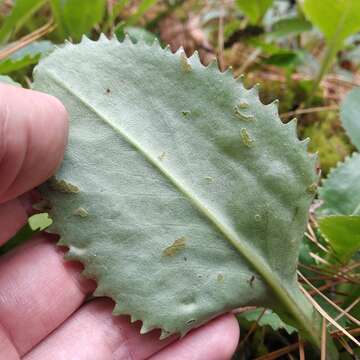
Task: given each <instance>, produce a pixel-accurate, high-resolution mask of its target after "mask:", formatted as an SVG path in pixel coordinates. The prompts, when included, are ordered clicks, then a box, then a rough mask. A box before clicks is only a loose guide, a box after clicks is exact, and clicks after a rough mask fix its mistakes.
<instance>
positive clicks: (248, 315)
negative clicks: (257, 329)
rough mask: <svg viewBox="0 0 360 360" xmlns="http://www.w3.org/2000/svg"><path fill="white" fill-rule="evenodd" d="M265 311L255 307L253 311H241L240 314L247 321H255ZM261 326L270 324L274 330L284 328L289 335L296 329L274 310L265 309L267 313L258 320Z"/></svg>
mask: <svg viewBox="0 0 360 360" xmlns="http://www.w3.org/2000/svg"><path fill="white" fill-rule="evenodd" d="M262 312H263V310H262V309H255V310H251V311H245V312H244V313H241V314H240V315H239V316H241V317H242V318H244V319H246V320H247V321H250V322H253V321H257V320H258V319H259V317H260V315H261V313H262ZM258 324H259V325H260V326H270V327H271V328H272V329H273V330H275V331H277V330H280V329H284V330H285V331H286V332H287V333H288V334H289V335H291V334H292V333H294V332H295V331H296V330H295V329H294V328H293V327H292V326H290V325H287V324H285V323H284V322H283V321H282V320H281V319H280V318H279V317H278V316H277V315H276V314H275V313H274V312H273V311H271V310H265V313H264V314H263V315H262V316H261V318H260V320H259V321H258Z"/></svg>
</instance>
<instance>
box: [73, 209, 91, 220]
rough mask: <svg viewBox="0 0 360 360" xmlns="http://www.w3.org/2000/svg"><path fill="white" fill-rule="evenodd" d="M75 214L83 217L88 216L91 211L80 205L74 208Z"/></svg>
mask: <svg viewBox="0 0 360 360" xmlns="http://www.w3.org/2000/svg"><path fill="white" fill-rule="evenodd" d="M74 215H77V216H80V217H82V218H86V217H87V216H88V215H89V212H88V211H87V210H86V209H84V208H83V207H79V208H77V209H76V210H74Z"/></svg>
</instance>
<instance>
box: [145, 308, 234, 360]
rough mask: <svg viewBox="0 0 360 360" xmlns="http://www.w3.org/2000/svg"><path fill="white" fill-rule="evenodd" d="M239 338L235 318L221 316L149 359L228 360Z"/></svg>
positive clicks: (232, 316) (231, 315) (228, 315)
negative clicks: (189, 359)
mask: <svg viewBox="0 0 360 360" xmlns="http://www.w3.org/2000/svg"><path fill="white" fill-rule="evenodd" d="M239 336H240V330H239V325H238V322H237V320H236V318H235V316H234V315H233V314H227V315H223V316H220V317H218V318H216V319H214V320H212V321H211V322H209V323H207V324H205V325H204V326H202V327H200V328H198V329H195V330H193V331H191V332H190V333H189V334H187V335H186V336H185V337H184V338H182V339H180V340H179V341H177V342H176V343H174V344H171V345H170V346H168V347H167V348H166V349H164V350H162V351H160V352H159V353H157V354H156V355H154V356H153V357H151V360H166V359H170V358H171V359H173V360H178V359H179V360H180V359H188V358H191V359H194V360H195V359H199V360H200V359H207V360H229V359H231V357H232V356H233V354H234V352H235V351H236V348H237V345H238V343H239Z"/></svg>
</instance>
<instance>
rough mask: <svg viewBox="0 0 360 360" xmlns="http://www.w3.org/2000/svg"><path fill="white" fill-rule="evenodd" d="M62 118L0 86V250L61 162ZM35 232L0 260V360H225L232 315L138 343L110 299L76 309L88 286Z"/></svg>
mask: <svg viewBox="0 0 360 360" xmlns="http://www.w3.org/2000/svg"><path fill="white" fill-rule="evenodd" d="M67 134H68V122H67V113H66V110H65V108H64V106H63V105H62V104H61V103H60V101H59V100H57V99H55V98H54V97H51V96H49V95H46V94H42V93H39V92H35V91H31V90H25V89H20V88H16V87H13V86H9V85H3V84H0V244H3V243H5V242H6V241H7V240H9V238H10V237H11V236H13V235H14V234H15V233H16V232H17V231H18V230H19V229H20V228H21V227H22V226H23V225H24V224H25V223H26V220H27V217H28V215H29V214H30V213H31V211H32V210H31V203H32V202H34V201H36V200H37V199H38V196H39V195H38V194H37V193H36V192H35V191H33V189H34V188H36V186H38V185H39V184H41V183H42V182H44V181H45V180H46V179H47V178H49V177H50V176H51V175H52V174H53V173H54V172H55V171H56V169H57V168H58V166H59V165H60V163H61V160H62V158H63V154H64V149H65V146H66V139H67ZM55 241H56V239H54V238H51V237H50V236H49V235H46V234H40V235H37V236H36V237H35V238H34V239H31V240H30V241H28V242H27V243H26V244H25V245H23V246H20V247H18V248H16V249H14V250H12V251H11V252H9V253H8V254H6V255H5V256H3V257H0V359H6V360H17V359H26V360H30V359H31V360H48V359H52V360H58V359H59V360H60V359H64V360H65V359H66V360H68V359H76V360H122V359H126V360H128V359H131V360H141V359H151V360H166V359H171V360H187V359H189V360H190V359H191V360H197V359H199V360H203V359H206V360H227V359H230V358H231V356H232V354H233V352H234V351H235V348H236V346H237V343H238V340H239V327H238V323H237V321H236V319H235V317H234V316H233V315H232V314H227V315H223V316H221V317H219V318H217V319H215V320H213V321H211V322H210V323H208V324H206V325H205V326H203V327H201V328H199V329H196V330H194V331H192V332H191V333H189V334H188V335H187V336H185V337H184V338H182V339H180V340H179V339H177V338H176V337H172V338H169V339H167V340H163V341H160V340H158V337H159V331H157V330H155V331H152V332H150V333H149V334H146V335H140V334H139V329H140V325H141V324H140V323H139V322H137V323H134V324H130V322H129V318H128V317H126V316H117V317H114V316H112V315H111V310H112V308H113V306H114V305H113V303H112V301H111V300H109V299H105V298H104V299H95V300H92V301H90V302H86V303H85V299H86V298H87V296H88V295H89V294H90V293H91V291H93V289H94V287H95V283H94V282H93V281H91V280H85V279H83V278H82V277H81V276H80V271H81V270H82V266H81V264H79V263H74V262H65V261H64V260H63V251H64V249H60V248H59V247H56V245H55Z"/></svg>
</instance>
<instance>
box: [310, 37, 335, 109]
mask: <svg viewBox="0 0 360 360" xmlns="http://www.w3.org/2000/svg"><path fill="white" fill-rule="evenodd" d="M337 51H338V44H337V41H336V39H334V41H332V42H331V43H330V44H329V46H328V47H327V49H326V52H325V55H324V58H323V60H322V63H321V66H320V70H319V72H318V74H317V76H316V79H315V81H314V83H313V86H312V88H311V92H310V97H309V100H308V105H310V104H311V102H312V100H313V99H314V96H315V93H316V91H317V89H318V87H319V85H320V83H321V80H322V79H323V77H324V75H325V74H326V72H327V71H328V69H329V67H330V65H331V64H332V63H333V61H334V58H335V56H336V53H337Z"/></svg>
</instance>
